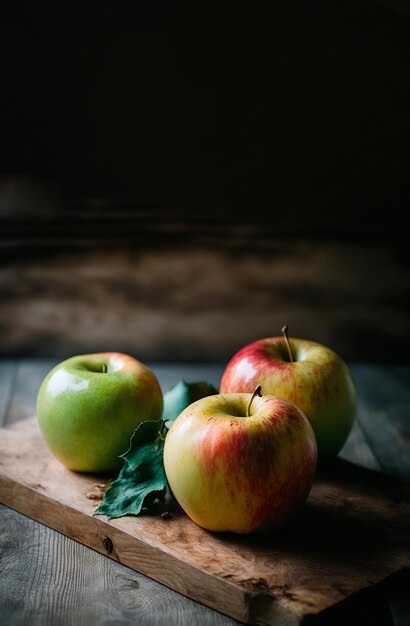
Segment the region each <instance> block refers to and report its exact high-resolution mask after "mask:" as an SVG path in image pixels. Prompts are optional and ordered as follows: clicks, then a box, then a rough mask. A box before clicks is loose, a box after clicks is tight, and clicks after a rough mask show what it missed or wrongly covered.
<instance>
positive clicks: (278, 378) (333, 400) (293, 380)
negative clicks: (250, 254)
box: [219, 328, 357, 461]
mask: <svg viewBox="0 0 410 626" xmlns="http://www.w3.org/2000/svg"><path fill="white" fill-rule="evenodd" d="M283 330H284V331H285V336H283V337H268V338H264V339H259V340H257V341H254V342H252V343H250V344H248V345H246V346H244V347H243V348H241V349H240V350H239V351H238V352H237V353H236V354H234V356H232V358H231V359H230V361H229V362H228V363H227V365H226V367H225V370H224V372H223V374H222V377H221V382H220V387H219V391H220V393H223V394H225V393H238V392H242V393H244V392H251V391H253V389H254V388H255V385H257V384H260V385H261V386H262V389H263V391H264V393H268V394H272V395H275V396H278V397H280V398H283V399H285V400H289V401H290V402H292V403H294V404H296V405H297V406H298V407H299V408H300V409H301V410H302V412H303V413H304V414H305V415H306V417H307V418H308V419H309V421H310V423H311V424H312V427H313V430H314V432H315V435H316V439H317V445H318V458H319V461H322V460H329V459H332V458H334V457H335V456H336V455H337V454H338V452H339V451H340V450H341V448H342V446H343V444H344V443H345V441H346V439H347V437H348V435H349V433H350V430H351V428H352V425H353V421H354V418H355V414H356V406H357V394H356V387H355V383H354V380H353V378H352V375H351V372H350V370H349V368H348V366H347V365H346V363H345V361H344V360H343V359H342V358H341V356H340V355H338V354H337V353H336V352H335V351H334V350H332V349H330V348H328V347H326V346H324V345H322V344H320V343H316V342H314V341H308V340H305V339H299V338H292V339H290V340H289V339H288V337H287V335H286V330H285V328H284V329H283Z"/></svg>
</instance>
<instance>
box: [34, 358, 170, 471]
mask: <svg viewBox="0 0 410 626" xmlns="http://www.w3.org/2000/svg"><path fill="white" fill-rule="evenodd" d="M162 409H163V395H162V390H161V387H160V384H159V382H158V380H157V378H156V376H155V374H154V373H153V371H152V370H151V369H150V368H149V367H147V366H146V365H145V364H143V363H141V362H140V361H139V360H137V359H135V358H134V357H132V356H130V355H127V354H122V353H118V352H101V353H96V354H83V355H78V356H73V357H71V358H69V359H66V360H65V361H63V362H62V363H60V364H59V365H57V366H56V367H54V369H52V370H51V371H50V372H49V373H48V374H47V376H46V377H45V379H44V380H43V382H42V384H41V386H40V388H39V391H38V395H37V418H38V423H39V426H40V430H41V432H42V434H43V436H44V439H45V441H46V443H47V445H48V447H49V449H50V451H51V452H52V454H53V455H54V456H55V457H56V458H57V459H58V460H59V461H61V463H63V464H64V465H65V466H66V467H68V468H69V469H71V470H75V471H79V472H96V473H99V472H113V471H115V470H118V469H119V468H120V466H121V464H122V459H121V458H120V455H121V454H124V453H125V452H126V451H127V450H128V448H129V445H130V438H131V436H132V434H133V432H134V430H135V428H136V427H137V426H138V425H139V424H140V423H141V422H143V421H146V420H150V421H157V420H160V419H161V416H162ZM152 430H153V437H154V436H155V433H156V431H157V430H158V427H157V425H156V424H153V429H152Z"/></svg>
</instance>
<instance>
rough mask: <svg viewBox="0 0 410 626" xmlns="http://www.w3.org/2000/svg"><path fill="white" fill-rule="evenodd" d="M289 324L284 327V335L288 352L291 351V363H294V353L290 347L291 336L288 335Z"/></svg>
mask: <svg viewBox="0 0 410 626" xmlns="http://www.w3.org/2000/svg"><path fill="white" fill-rule="evenodd" d="M288 330H289V328H288V325H287V324H285V325H284V327H283V328H282V333H283V336H284V337H285V341H286V346H287V348H288V352H289V360H290V362H291V363H293V354H292V348H291V347H290V342H289V337H288Z"/></svg>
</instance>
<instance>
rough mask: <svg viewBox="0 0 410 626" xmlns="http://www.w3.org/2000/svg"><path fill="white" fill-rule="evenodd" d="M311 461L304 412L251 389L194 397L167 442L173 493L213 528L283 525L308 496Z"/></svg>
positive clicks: (312, 441) (312, 445)
mask: <svg viewBox="0 0 410 626" xmlns="http://www.w3.org/2000/svg"><path fill="white" fill-rule="evenodd" d="M255 391H256V390H255ZM316 466H317V444H316V438H315V435H314V432H313V429H312V427H311V425H310V423H309V421H308V420H307V418H306V417H305V415H304V414H303V413H302V411H301V410H300V409H299V408H297V407H296V406H295V405H294V404H292V403H290V402H288V401H287V400H282V399H280V398H276V397H274V396H271V395H263V396H261V397H255V392H254V393H253V394H250V393H231V394H224V395H221V394H215V395H211V396H206V397H204V398H201V399H200V400H197V401H195V402H193V403H192V404H190V405H189V406H188V407H187V408H186V409H184V410H183V411H182V413H180V415H179V416H178V417H177V418H176V420H175V421H174V422H173V423H172V425H171V428H170V429H169V431H168V433H167V436H166V439H165V443H164V470H165V474H166V478H167V481H168V484H169V487H170V489H171V492H172V494H173V496H174V497H175V499H176V500H177V502H178V503H179V504H180V506H181V507H182V509H183V510H184V511H185V513H186V514H187V515H188V516H189V517H190V518H191V519H192V520H193V521H194V522H196V523H197V524H198V525H199V526H202V527H203V528H206V529H207V530H211V531H230V532H235V533H241V534H242V533H253V532H264V531H268V530H272V529H274V528H277V527H279V526H281V525H283V524H285V523H286V522H288V521H289V520H290V519H292V518H293V517H294V516H295V515H296V514H297V512H298V511H299V509H300V508H301V507H302V505H303V504H304V502H305V500H306V499H307V497H308V495H309V492H310V489H311V487H312V484H313V481H314V478H315V473H316Z"/></svg>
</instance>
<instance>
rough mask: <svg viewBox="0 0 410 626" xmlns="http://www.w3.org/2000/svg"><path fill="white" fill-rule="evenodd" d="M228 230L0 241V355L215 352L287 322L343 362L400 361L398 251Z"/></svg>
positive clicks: (210, 358)
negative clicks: (25, 248)
mask: <svg viewBox="0 0 410 626" xmlns="http://www.w3.org/2000/svg"><path fill="white" fill-rule="evenodd" d="M235 228H236V226H235V225H233V226H232V227H231V230H228V232H227V233H226V234H225V232H222V233H221V232H220V225H218V224H217V223H215V224H214V236H215V237H219V238H220V239H221V240H223V241H224V242H225V245H219V246H217V247H213V245H212V242H211V243H210V244H209V245H207V244H206V242H205V243H204V242H203V243H201V245H195V243H191V245H189V242H192V238H191V236H190V234H189V233H188V234H187V236H186V239H185V245H184V246H179V247H178V246H177V245H175V243H174V237H173V235H172V233H169V237H168V240H169V242H170V243H169V245H168V246H165V245H164V246H163V247H162V248H161V247H160V248H159V249H157V248H156V247H155V246H154V247H152V248H149V249H146V248H140V247H139V245H138V246H136V247H135V248H128V247H125V246H123V247H120V246H119V247H118V248H112V247H109V245H108V243H107V246H106V247H105V246H103V248H102V249H99V248H98V247H97V248H95V249H90V250H87V249H80V250H77V248H76V242H75V241H73V242H72V243H71V244H70V251H64V250H61V249H58V250H57V251H55V250H54V251H49V250H48V248H47V247H44V248H41V247H40V251H39V253H38V255H37V254H36V252H35V251H32V252H31V256H29V257H28V258H25V259H24V258H23V259H22V258H21V255H20V254H18V255H17V258H15V259H14V258H13V256H12V255H11V252H9V251H6V252H7V262H3V261H1V259H0V287H1V294H2V298H3V300H4V304H3V306H2V307H0V336H1V343H0V354H2V355H4V356H7V355H21V356H23V357H25V356H27V355H34V356H41V357H50V356H54V357H56V358H60V359H61V358H63V357H66V356H71V355H72V354H79V353H80V352H90V351H106V350H110V349H113V350H122V351H124V352H131V353H133V354H135V356H138V357H139V358H141V359H142V360H150V361H163V362H167V361H178V362H182V363H183V362H187V361H190V362H223V361H226V360H227V359H228V358H230V357H231V356H232V355H233V354H234V352H236V351H237V350H238V349H239V348H240V347H242V345H244V344H245V343H247V342H250V341H253V340H255V339H259V338H260V337H264V336H272V335H277V334H280V329H281V328H282V326H283V324H284V323H285V322H286V323H287V324H288V325H289V328H290V332H291V334H293V335H294V336H303V337H309V338H310V339H312V340H315V341H319V342H322V343H324V344H326V345H328V346H331V347H333V348H334V349H335V350H336V351H338V352H339V353H340V354H341V355H342V356H343V357H344V358H345V359H347V360H350V361H374V362H379V363H385V362H386V360H387V359H388V360H389V362H391V363H398V362H401V363H403V362H405V359H406V354H408V353H409V351H410V343H409V335H408V333H406V329H407V326H408V316H407V309H406V298H407V285H408V276H409V272H408V266H407V265H406V263H405V262H404V258H403V256H404V252H403V251H401V250H396V249H395V248H392V247H388V246H387V247H386V246H384V245H382V244H380V243H377V242H370V243H369V242H362V241H360V242H357V241H351V242H342V241H335V240H329V241H327V240H319V241H318V240H315V239H308V238H307V237H306V239H305V240H294V239H289V240H283V239H281V238H280V237H279V238H278V237H277V235H276V236H275V235H274V233H272V234H269V233H268V234H266V233H265V232H264V230H263V224H261V225H259V229H260V231H261V232H259V231H258V230H256V231H255V232H252V231H251V234H250V235H249V234H248V235H246V236H244V237H243V240H242V239H241V238H240V237H239V235H237V234H235ZM247 229H248V227H247V226H246V228H245V230H244V232H245V233H247V232H248V230H247ZM238 232H239V234H240V233H241V232H242V231H241V230H240V225H239V226H238ZM238 237H239V240H240V243H237V244H235V242H237V239H238ZM148 240H149V241H151V239H148ZM0 243H1V242H0ZM57 243H58V242H57ZM6 244H7V245H9V244H10V242H9V241H8V240H7V241H6ZM231 246H232V247H231ZM0 247H1V245H0ZM386 320H388V323H387V322H386ZM375 337H377V341H376V340H375Z"/></svg>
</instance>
